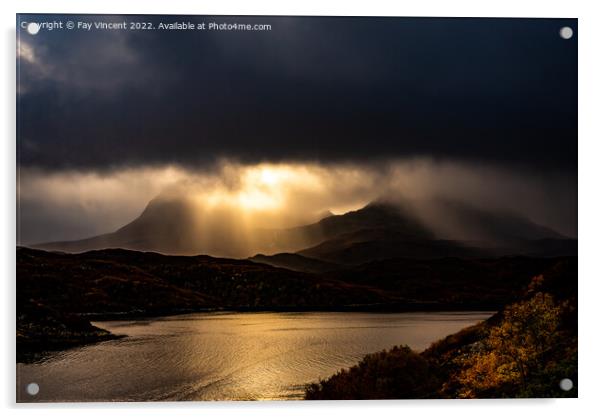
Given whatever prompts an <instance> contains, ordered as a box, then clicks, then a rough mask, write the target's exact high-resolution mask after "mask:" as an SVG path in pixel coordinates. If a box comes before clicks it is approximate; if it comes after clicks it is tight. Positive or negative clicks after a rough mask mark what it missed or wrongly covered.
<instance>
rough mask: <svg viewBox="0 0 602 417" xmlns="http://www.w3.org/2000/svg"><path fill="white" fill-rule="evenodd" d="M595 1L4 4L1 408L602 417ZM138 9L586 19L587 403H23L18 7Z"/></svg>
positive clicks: (601, 135)
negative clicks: (17, 352) (18, 389)
mask: <svg viewBox="0 0 602 417" xmlns="http://www.w3.org/2000/svg"><path fill="white" fill-rule="evenodd" d="M596 3H597V2H594V1H582V2H579V3H577V2H576V1H569V0H565V1H556V0H547V1H527V0H506V1H498V0H496V1H475V0H472V1H470V0H454V1H449V0H447V1H446V0H439V1H435V0H429V1H425V0H422V1H414V2H407V1H406V2H404V1H395V2H393V1H391V2H386V1H380V0H364V1H361V2H359V1H351V0H347V1H329V0H305V1H295V2H292V1H291V2H286V1H265V0H254V1H249V0H246V1H245V0H239V1H225V0H221V1H217V0H208V1H203V2H193V1H191V0H162V1H151V0H147V1H144V2H142V1H130V2H127V1H124V0H103V1H100V0H99V1H88V2H83V1H81V0H79V1H77V0H54V1H52V2H49V1H42V0H20V1H18V2H15V3H13V4H11V3H9V2H8V1H3V2H1V3H0V7H1V8H2V14H1V15H0V16H1V19H2V32H1V33H2V42H1V48H2V49H1V51H2V55H1V56H2V59H3V63H2V67H1V68H2V75H3V76H2V88H1V90H0V91H2V92H3V97H2V100H0V106H1V110H0V117H1V124H0V126H2V129H3V132H4V137H3V140H2V141H1V142H0V143H1V144H2V149H1V151H0V157H1V158H2V164H1V166H0V176H1V184H2V200H1V201H2V203H1V204H0V210H1V216H0V221H1V222H2V223H1V224H0V231H1V232H2V239H1V244H2V246H1V249H0V256H1V258H0V265H1V266H2V272H3V274H1V278H0V280H1V282H2V285H3V288H2V291H1V297H2V300H1V303H0V304H1V305H2V307H1V308H2V313H3V314H2V316H3V319H4V323H3V326H2V327H0V329H1V330H0V334H1V337H2V341H1V344H0V347H1V348H2V357H1V368H0V378H1V380H0V387H1V388H0V396H1V402H0V405H2V406H3V408H7V410H6V411H8V414H10V415H12V414H19V415H26V416H27V415H32V416H33V415H36V416H37V415H40V414H41V413H43V414H44V415H49V416H54V415H56V416H59V415H60V416H66V415H67V416H70V415H81V414H82V411H83V412H85V413H86V414H88V415H90V416H104V415H105V414H106V413H107V411H109V410H108V409H110V412H111V413H112V414H113V413H115V414H129V413H132V412H134V411H135V410H138V409H140V408H143V409H144V411H143V412H144V413H145V414H146V415H148V416H165V414H166V413H178V414H182V415H195V416H198V415H199V414H201V415H203V414H210V413H211V414H212V413H217V412H219V413H220V414H224V415H238V414H241V413H244V414H245V415H248V416H262V417H263V416H272V415H273V416H280V415H282V414H283V413H286V414H287V415H291V416H297V415H306V414H308V413H311V414H317V415H327V414H333V413H339V412H341V413H345V414H348V415H350V416H364V415H365V414H366V413H377V414H378V415H379V416H380V415H400V413H404V414H406V415H412V414H420V415H427V416H428V415H439V416H440V415H444V416H446V417H447V416H453V415H458V416H468V415H479V416H482V415H483V414H487V416H488V417H489V416H498V415H499V416H507V415H508V414H509V413H512V414H514V413H520V414H522V413H524V412H531V413H537V414H540V415H543V414H544V413H545V416H546V417H548V416H555V415H558V416H567V415H575V414H584V415H587V414H593V413H594V410H597V411H599V410H600V408H601V407H600V405H599V403H598V402H597V399H598V397H599V396H600V393H599V388H600V387H601V386H602V383H601V382H600V379H601V376H602V375H601V374H600V368H601V367H600V361H601V358H600V356H601V354H600V351H601V350H602V338H601V336H600V327H601V326H600V321H599V320H598V318H599V316H600V312H599V311H600V310H599V303H600V301H599V300H600V297H601V296H602V291H601V290H602V286H601V284H600V282H601V281H602V274H600V264H601V263H602V259H599V258H600V256H599V252H600V251H601V249H600V240H601V239H602V230H601V227H600V225H601V220H600V218H601V216H602V204H601V199H602V198H601V195H602V193H601V191H600V189H601V185H600V183H601V180H602V172H601V170H600V166H601V165H602V164H601V161H600V158H601V157H602V152H601V150H602V146H601V145H600V143H601V141H602V131H601V128H600V120H601V119H602V117H601V116H602V114H601V113H602V108H601V106H600V104H599V101H600V98H601V97H602V82H601V81H600V78H601V77H600V74H602V54H601V53H600V52H599V51H600V45H602V36H601V33H602V29H601V28H602V15H601V14H600V8H599V7H598V6H597V5H596ZM17 12H21V13H26V12H29V13H35V12H53V13H68V12H71V13H115V14H119V13H132V14H145V13H148V14H164V13H169V14H236V15H242V14H249V15H262V14H264V15H288V14H291V15H334V16H336V15H339V16H350V15H356V16H467V17H577V18H579V29H578V30H579V248H580V253H579V255H580V258H579V275H580V278H579V281H580V292H579V297H580V298H579V317H580V326H579V329H580V334H579V371H580V375H579V394H580V399H579V400H506V401H499V400H494V401H492V400H471V401H461V400H453V401H443V400H437V401H381V402H357V401H356V402H329V403H324V402H321V403H307V402H306V403H290V402H288V403H269V404H265V403H260V404H257V403H242V404H241V403H174V404H88V405H85V404H83V405H82V404H69V405H61V404H59V405H56V404H52V405H45V406H41V405H36V406H22V405H18V406H15V405H14V399H15V379H14V377H15V362H14V346H13V343H14V329H15V317H14V302H15V301H14V288H15V287H14V273H15V265H14V263H15V260H14V259H15V252H14V250H15V109H14V107H15V81H14V78H15V61H14V59H15V31H14V30H15V13H17Z"/></svg>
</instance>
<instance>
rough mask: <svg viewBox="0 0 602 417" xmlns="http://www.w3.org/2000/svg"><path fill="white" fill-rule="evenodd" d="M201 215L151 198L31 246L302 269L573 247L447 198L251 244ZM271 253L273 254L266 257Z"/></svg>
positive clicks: (224, 223)
mask: <svg viewBox="0 0 602 417" xmlns="http://www.w3.org/2000/svg"><path fill="white" fill-rule="evenodd" d="M216 216H217V215H216ZM200 217H202V213H199V212H198V206H195V205H194V204H193V203H191V201H190V200H188V199H186V198H181V197H179V198H168V197H157V198H155V199H153V200H151V201H150V202H149V203H148V205H147V206H146V208H145V209H144V211H143V212H142V213H141V214H140V216H139V217H138V218H136V219H135V220H133V221H132V222H130V223H129V224H127V225H125V226H123V227H121V228H120V229H118V230H116V231H114V232H112V233H107V234H103V235H99V236H95V237H91V238H88V239H82V240H77V241H68V242H52V243H44V244H39V245H33V247H36V248H40V249H45V250H54V251H64V252H84V251H89V250H94V249H105V248H123V249H132V250H139V251H153V252H160V253H164V254H177V255H192V254H208V255H213V256H221V257H233V258H246V257H250V256H252V255H254V254H258V253H260V254H262V255H261V256H260V257H258V258H256V259H254V260H255V261H261V262H262V263H268V264H271V265H275V266H282V267H287V268H290V269H297V270H304V271H321V270H327V269H331V267H332V265H337V264H359V263H363V262H369V261H372V260H377V259H386V258H396V257H406V258H415V259H428V258H441V257H463V258H474V257H489V256H503V255H517V254H518V255H536V256H547V255H554V256H560V255H566V254H574V253H576V240H573V239H567V238H565V237H564V236H562V235H561V234H559V233H557V232H555V231H554V230H551V229H549V228H546V227H544V226H541V225H538V224H536V223H534V222H532V221H530V220H529V219H526V218H524V217H522V216H520V215H518V214H515V213H508V212H495V211H486V210H482V209H477V208H474V207H472V206H469V205H467V204H465V203H460V202H455V201H446V200H438V201H433V202H429V203H428V204H420V203H416V202H411V201H404V202H402V203H396V204H392V203H387V202H383V201H376V202H372V203H370V204H368V205H366V206H365V207H363V208H361V209H359V210H355V211H351V212H348V213H345V214H341V215H332V214H331V213H328V214H327V217H325V218H323V219H321V220H319V221H318V222H316V223H312V224H308V225H304V226H298V227H292V228H287V229H255V230H252V232H251V233H250V234H251V235H252V243H251V244H250V243H249V241H247V240H245V239H244V236H242V235H243V234H242V233H241V231H240V230H239V228H238V224H237V223H236V222H235V221H234V220H233V219H231V218H229V217H227V216H225V217H224V216H222V217H216V218H209V219H206V221H202V222H201V221H199V218H200ZM277 254H280V255H279V256H278V257H277V258H273V257H272V255H277ZM308 258H309V259H308ZM315 260H319V261H321V263H316V262H315Z"/></svg>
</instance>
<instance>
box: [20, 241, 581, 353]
mask: <svg viewBox="0 0 602 417" xmlns="http://www.w3.org/2000/svg"><path fill="white" fill-rule="evenodd" d="M572 259H573V258H571V257H558V258H529V257H505V258H499V259H485V260H478V259H458V258H443V259H437V260H411V259H390V260H380V261H373V262H369V263H366V264H363V265H359V266H346V267H344V268H339V269H337V270H333V271H326V272H322V273H308V272H300V271H292V270H288V269H284V268H277V267H274V266H270V265H267V264H262V263H257V262H252V261H250V260H234V259H221V258H213V257H210V256H167V255H161V254H157V253H151V252H137V251H130V250H123V249H105V250H99V251H91V252H86V253H81V254H65V253H53V252H45V251H41V250H36V249H29V248H23V247H19V248H17V306H18V309H17V310H18V311H17V345H18V352H19V353H20V356H22V355H21V354H24V355H27V354H28V353H31V352H39V351H43V350H52V349H61V348H64V347H68V346H73V345H78V344H82V343H88V342H93V341H99V340H105V339H107V338H111V337H113V336H112V335H111V334H108V333H107V332H105V331H103V330H101V329H98V328H95V327H93V326H92V325H91V324H90V322H89V321H90V320H94V319H96V320H98V319H108V318H128V317H140V316H159V315H167V314H178V313H184V312H193V311H205V310H218V309H219V310H239V311H258V310H280V311H287V310H291V311H292V310H297V311H302V310H325V311H327V310H339V311H347V310H355V311H358V310H364V311H417V310H433V311H435V310H439V311H441V310H498V309H500V308H502V307H503V306H504V305H506V304H508V303H510V302H511V301H513V300H515V299H517V298H518V297H519V296H520V294H521V293H522V292H523V291H524V290H525V289H526V288H527V286H528V285H529V282H530V281H531V278H532V277H534V276H537V275H539V274H542V273H545V271H548V270H550V269H551V268H554V267H556V266H557V265H559V264H563V263H566V262H572Z"/></svg>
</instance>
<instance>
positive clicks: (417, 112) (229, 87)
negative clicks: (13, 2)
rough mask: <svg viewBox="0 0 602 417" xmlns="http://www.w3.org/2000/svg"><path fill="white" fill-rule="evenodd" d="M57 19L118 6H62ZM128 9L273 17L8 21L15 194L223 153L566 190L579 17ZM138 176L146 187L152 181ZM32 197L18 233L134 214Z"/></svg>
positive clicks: (199, 163)
mask: <svg viewBox="0 0 602 417" xmlns="http://www.w3.org/2000/svg"><path fill="white" fill-rule="evenodd" d="M20 18H21V20H25V21H38V22H39V21H45V20H53V19H59V18H61V17H59V16H41V15H21V16H20ZM68 19H70V20H75V21H78V20H79V21H87V22H93V21H96V20H104V21H109V20H113V21H121V20H123V17H118V16H113V17H107V16H105V17H102V18H101V17H98V16H63V17H62V20H63V21H66V20H68ZM127 20H130V21H133V20H138V21H147V22H153V23H154V24H155V25H157V24H158V23H159V22H166V23H171V22H175V21H180V22H182V21H190V22H195V23H198V22H211V21H215V22H218V23H220V22H238V23H246V22H250V23H261V24H270V25H271V27H272V29H271V31H262V32H259V31H257V32H235V31H232V32H224V31H213V32H211V31H158V30H157V31H97V30H92V31H89V32H86V31H75V30H74V31H69V30H62V31H60V30H55V31H50V32H49V31H40V33H38V34H37V35H35V36H32V35H29V34H28V33H27V32H26V31H24V30H20V31H19V37H18V42H19V47H18V57H19V58H20V60H19V65H18V88H17V92H18V97H17V104H18V107H17V111H18V136H19V138H18V141H19V147H18V149H19V155H18V157H19V164H20V167H21V170H22V172H23V173H24V175H25V176H27V179H29V180H28V181H23V182H22V183H21V187H22V189H21V192H22V193H25V194H27V191H28V190H26V189H24V188H23V187H28V186H30V184H31V183H32V181H33V180H31V178H34V177H35V179H36V181H38V180H39V179H40V178H47V177H48V176H53V175H54V176H60V175H67V174H68V175H73V173H74V172H76V173H80V174H81V175H88V176H89V175H101V176H102V175H105V176H111V175H118V174H119V175H121V174H120V173H123V172H133V171H136V172H138V171H139V170H145V169H151V168H152V167H165V166H172V167H173V166H176V167H181V168H182V169H186V170H191V171H195V172H196V171H208V170H211V168H212V167H213V166H214V163H215V162H216V161H218V160H221V159H223V158H227V159H229V160H236V161H239V162H240V163H243V164H253V163H257V162H266V161H267V162H275V161H285V162H291V161H293V162H311V163H322V164H329V163H348V162H352V163H357V164H359V165H370V166H372V167H378V166H379V165H380V163H381V161H383V160H389V159H412V158H429V159H430V160H432V161H435V162H436V161H452V162H454V163H459V164H466V166H473V167H479V166H488V167H489V166H491V167H495V168H496V169H502V170H507V171H509V172H520V173H521V175H525V176H528V177H529V180H531V179H532V178H536V179H537V180H538V181H539V180H541V181H543V182H544V183H546V184H547V186H548V187H551V189H553V188H554V184H555V181H559V180H558V179H559V178H561V180H560V181H561V183H562V187H559V192H560V191H562V192H563V193H564V192H566V189H567V186H566V184H567V181H568V183H569V184H573V186H572V188H571V187H570V186H569V187H568V194H563V195H559V196H557V198H558V199H559V200H562V199H564V200H566V199H567V198H572V199H575V198H576V172H577V21H576V20H575V19H459V18H453V19H452V18H447V19H443V18H438V19H431V18H429V19H423V18H326V17H324V18H317V17H311V18H309V17H229V18H226V17H194V16H185V17H178V16H163V17H157V16H152V17H151V16H146V17H128V18H127ZM563 26H571V27H572V28H573V29H574V33H575V36H574V37H573V38H572V39H570V40H565V39H562V38H561V37H560V36H559V29H560V28H561V27H563ZM132 170H133V171H132ZM137 170H138V171H137ZM36 176H37V177H36ZM56 178H58V177H56ZM30 180H31V181H30ZM34 182H35V181H34ZM38 184H39V183H38ZM559 184H560V183H559ZM150 188H151V189H149V191H148V195H152V194H153V193H156V192H157V189H156V187H155V188H153V187H150ZM561 188H562V190H561ZM28 195H30V197H29V198H26V199H23V200H22V205H23V210H24V213H27V215H26V216H25V218H23V217H22V219H21V233H22V235H23V240H24V241H27V240H34V239H41V240H44V239H52V238H54V237H56V238H65V237H83V235H85V234H86V233H92V232H96V231H97V230H102V229H106V228H107V227H114V226H115V225H116V224H117V223H119V222H123V219H125V218H126V217H127V216H131V214H132V213H133V212H135V211H136V210H138V209H139V208H136V209H135V210H134V209H133V208H132V209H131V212H129V211H128V212H127V213H125V212H123V213H122V214H121V215H115V216H116V217H111V218H112V219H113V220H111V221H108V220H106V221H105V222H104V223H103V221H102V220H98V219H100V218H102V217H103V216H105V217H106V216H107V214H106V213H104V214H102V213H101V214H97V215H96V216H97V217H98V218H95V220H94V222H96V223H95V225H94V226H93V227H92V226H82V227H83V228H82V227H79V226H77V227H76V226H75V225H74V222H75V223H78V222H79V223H82V224H88V221H89V219H86V218H85V216H86V214H85V210H84V211H81V210H80V214H78V215H77V216H79V217H80V219H79V220H77V221H71V222H70V221H69V220H67V219H65V218H64V217H65V216H66V215H61V214H60V212H61V211H65V210H66V209H65V207H63V208H60V207H56V206H51V205H50V203H48V202H47V201H46V202H45V201H44V200H43V199H40V198H38V199H36V198H34V197H31V193H29V194H28ZM105 197H106V196H105ZM146 197H148V196H147V195H146V194H145V196H144V197H142V196H141V197H140V198H141V199H143V198H146ZM94 201H96V200H94ZM98 201H100V200H98ZM550 201H552V200H550ZM88 202H89V204H96V203H95V202H92V200H89V201H88ZM96 202H97V201H96ZM145 203H146V201H141V202H140V203H139V205H142V207H143V206H144V204H145ZM78 204H79V206H81V202H80V203H78ZM104 204H105V205H107V204H109V203H108V202H106V201H105V202H104ZM111 204H113V205H117V206H118V205H119V202H113V203H111ZM563 204H565V205H566V201H564V202H563ZM574 207H575V208H576V201H575V204H574ZM76 208H77V207H76ZM88 209H90V207H88ZM74 210H75V209H74ZM45 212H46V213H45ZM50 212H53V213H55V212H56V214H53V215H52V216H51V217H48V213H50ZM36 213H37V214H36ZM76 213H77V211H76ZM89 213H90V211H88V214H89ZM567 213H568V212H567ZM572 213H573V214H571V216H573V217H574V218H571V219H569V220H570V223H571V224H574V226H570V227H569V226H567V230H568V229H573V230H571V232H572V233H576V229H575V228H576V211H575V210H573V211H572ZM73 214H74V212H71V213H70V215H69V217H73ZM564 215H566V214H563V216H564ZM82 216H83V218H82ZM558 216H560V215H557V216H556V217H558ZM109 217H110V216H109ZM90 221H91V220H90ZM99 221H100V223H98V222H99ZM34 225H35V227H34ZM44 225H45V226H44ZM69 228H72V230H73V231H72V232H68V233H66V234H63V235H60V233H59V232H58V231H59V230H61V229H62V230H68V229H69ZM107 231H108V230H107ZM57 234H58V235H60V236H57ZM80 235H81V236H80Z"/></svg>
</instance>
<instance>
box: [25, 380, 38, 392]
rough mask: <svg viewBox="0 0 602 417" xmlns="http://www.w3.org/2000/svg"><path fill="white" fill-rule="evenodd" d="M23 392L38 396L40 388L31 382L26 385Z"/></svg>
mask: <svg viewBox="0 0 602 417" xmlns="http://www.w3.org/2000/svg"><path fill="white" fill-rule="evenodd" d="M25 390H26V391H27V393H28V394H29V395H38V392H40V386H39V385H38V384H36V383H35V382H32V383H30V384H27V387H26V388H25Z"/></svg>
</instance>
